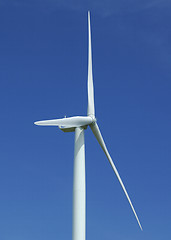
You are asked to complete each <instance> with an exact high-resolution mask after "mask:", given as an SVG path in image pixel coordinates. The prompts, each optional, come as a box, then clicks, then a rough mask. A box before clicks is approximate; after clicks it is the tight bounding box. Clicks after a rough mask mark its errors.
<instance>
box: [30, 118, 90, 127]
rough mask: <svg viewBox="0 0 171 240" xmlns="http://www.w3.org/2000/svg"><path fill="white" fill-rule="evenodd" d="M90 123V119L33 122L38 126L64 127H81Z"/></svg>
mask: <svg viewBox="0 0 171 240" xmlns="http://www.w3.org/2000/svg"><path fill="white" fill-rule="evenodd" d="M91 123H92V118H91V117H69V118H62V119H53V120H44V121H38V122H34V124H36V125H39V126H60V127H61V126H65V127H67V126H68V127H81V126H85V125H89V124H91Z"/></svg>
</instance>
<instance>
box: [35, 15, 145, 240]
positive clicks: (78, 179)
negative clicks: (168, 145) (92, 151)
mask: <svg viewBox="0 0 171 240" xmlns="http://www.w3.org/2000/svg"><path fill="white" fill-rule="evenodd" d="M88 36H89V50H88V81H87V87H88V109H87V116H74V117H69V118H66V117H65V118H62V119H53V120H44V121H38V122H35V123H34V124H36V125H39V126H58V127H59V128H60V129H61V130H62V131H64V132H75V149H74V179H73V229H72V239H73V240H85V233H86V227H85V226H86V189H85V144H84V130H85V129H87V127H88V126H90V128H91V130H92V132H93V133H94V135H95V137H96V139H97V141H98V142H99V144H100V146H101V148H102V149H103V151H104V153H105V155H106V157H107V159H108V161H109V163H110V164H111V167H112V168H113V170H114V172H115V174H116V176H117V178H118V180H119V182H120V184H121V187H122V189H123V191H124V193H125V195H126V197H127V199H128V202H129V204H130V206H131V208H132V211H133V213H134V215H135V218H136V220H137V222H138V224H139V227H140V229H141V230H142V226H141V224H140V221H139V219H138V216H137V214H136V212H135V209H134V207H133V205H132V202H131V200H130V198H129V195H128V193H127V190H126V188H125V186H124V184H123V182H122V179H121V177H120V175H119V173H118V171H117V169H116V166H115V165H114V163H113V161H112V158H111V156H110V154H109V152H108V150H107V147H106V144H105V142H104V140H103V137H102V135H101V132H100V130H99V127H98V125H97V120H96V118H95V107H94V86H93V74H92V50H91V26H90V12H88Z"/></svg>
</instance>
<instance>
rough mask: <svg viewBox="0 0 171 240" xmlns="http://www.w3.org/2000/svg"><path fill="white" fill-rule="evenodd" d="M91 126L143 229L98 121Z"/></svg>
mask: <svg viewBox="0 0 171 240" xmlns="http://www.w3.org/2000/svg"><path fill="white" fill-rule="evenodd" d="M90 127H91V130H92V132H93V133H94V135H95V137H96V139H97V141H98V142H99V144H100V146H101V148H102V149H103V151H104V153H105V155H106V157H107V158H108V160H109V163H110V164H111V166H112V168H113V170H114V172H115V174H116V176H117V178H118V180H119V182H120V184H121V187H122V189H123V191H124V193H125V195H126V197H127V199H128V202H129V204H130V206H131V208H132V211H133V213H134V215H135V217H136V219H137V222H138V224H139V227H140V229H141V230H142V226H141V223H140V221H139V219H138V216H137V214H136V212H135V209H134V207H133V205H132V202H131V199H130V198H129V195H128V193H127V191H126V188H125V186H124V184H123V182H122V179H121V177H120V175H119V173H118V171H117V169H116V167H115V165H114V163H113V161H112V158H111V156H110V154H109V152H108V150H107V148H106V145H105V142H104V140H103V137H102V135H101V132H100V129H99V127H98V125H97V123H93V124H91V125H90Z"/></svg>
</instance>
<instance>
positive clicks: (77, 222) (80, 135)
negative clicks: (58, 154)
mask: <svg viewBox="0 0 171 240" xmlns="http://www.w3.org/2000/svg"><path fill="white" fill-rule="evenodd" d="M72 224H73V226H72V240H85V236H86V187H85V144H84V129H83V128H81V127H80V128H78V127H77V128H75V149H74V180H73V223H72Z"/></svg>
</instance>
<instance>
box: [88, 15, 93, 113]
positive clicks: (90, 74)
mask: <svg viewBox="0 0 171 240" xmlns="http://www.w3.org/2000/svg"><path fill="white" fill-rule="evenodd" d="M88 36H89V40H88V42H89V46H88V81H87V88H88V108H87V115H88V116H89V115H93V116H94V115H95V110H94V87H93V72H92V51H91V26H90V12H89V11H88Z"/></svg>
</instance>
